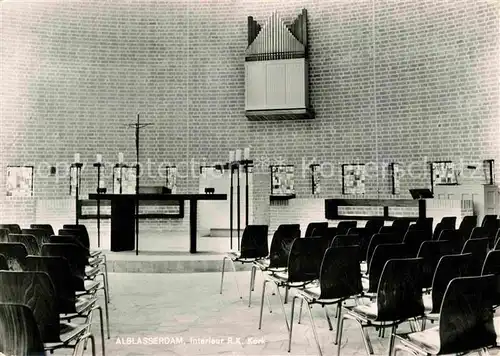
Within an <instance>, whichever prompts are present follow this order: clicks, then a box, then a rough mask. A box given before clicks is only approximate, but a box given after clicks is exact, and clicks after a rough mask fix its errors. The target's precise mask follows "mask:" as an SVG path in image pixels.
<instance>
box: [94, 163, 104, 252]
mask: <svg viewBox="0 0 500 356" xmlns="http://www.w3.org/2000/svg"><path fill="white" fill-rule="evenodd" d="M94 167H96V168H97V247H98V248H100V247H101V200H100V199H99V195H100V194H104V193H106V188H101V168H102V167H104V163H101V162H96V163H94Z"/></svg>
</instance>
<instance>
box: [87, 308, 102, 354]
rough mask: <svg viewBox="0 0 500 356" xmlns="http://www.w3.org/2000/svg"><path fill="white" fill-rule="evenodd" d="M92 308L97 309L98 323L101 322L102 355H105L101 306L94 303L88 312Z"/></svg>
mask: <svg viewBox="0 0 500 356" xmlns="http://www.w3.org/2000/svg"><path fill="white" fill-rule="evenodd" d="M94 310H97V311H99V321H100V324H101V343H102V356H105V355H106V350H105V346H104V343H105V339H104V318H103V316H102V308H101V306H99V305H96V306H94V307H93V308H92V310H91V312H90V313H92V312H93V311H94Z"/></svg>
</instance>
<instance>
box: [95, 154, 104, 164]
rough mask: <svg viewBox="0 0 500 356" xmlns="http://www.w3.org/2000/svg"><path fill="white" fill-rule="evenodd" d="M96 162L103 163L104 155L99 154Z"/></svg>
mask: <svg viewBox="0 0 500 356" xmlns="http://www.w3.org/2000/svg"><path fill="white" fill-rule="evenodd" d="M95 161H96V163H102V155H101V154H99V153H98V154H97V155H96V157H95Z"/></svg>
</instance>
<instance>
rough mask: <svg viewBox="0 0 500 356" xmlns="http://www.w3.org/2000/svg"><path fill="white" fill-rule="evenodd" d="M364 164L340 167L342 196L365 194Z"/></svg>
mask: <svg viewBox="0 0 500 356" xmlns="http://www.w3.org/2000/svg"><path fill="white" fill-rule="evenodd" d="M365 176H366V167H365V165H364V164H343V165H342V194H365Z"/></svg>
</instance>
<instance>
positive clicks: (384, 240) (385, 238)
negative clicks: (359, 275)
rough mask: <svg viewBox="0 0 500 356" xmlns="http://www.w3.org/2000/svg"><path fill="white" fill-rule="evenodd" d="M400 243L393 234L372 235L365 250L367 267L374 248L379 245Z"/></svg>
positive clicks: (397, 237) (397, 236)
mask: <svg viewBox="0 0 500 356" xmlns="http://www.w3.org/2000/svg"><path fill="white" fill-rule="evenodd" d="M398 243H401V239H400V238H399V235H395V234H381V233H379V234H374V235H373V236H372V238H371V239H370V243H369V244H368V249H367V250H366V263H367V264H368V266H369V265H370V261H371V258H372V255H373V252H374V251H375V248H376V247H377V246H378V245H380V244H398Z"/></svg>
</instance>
